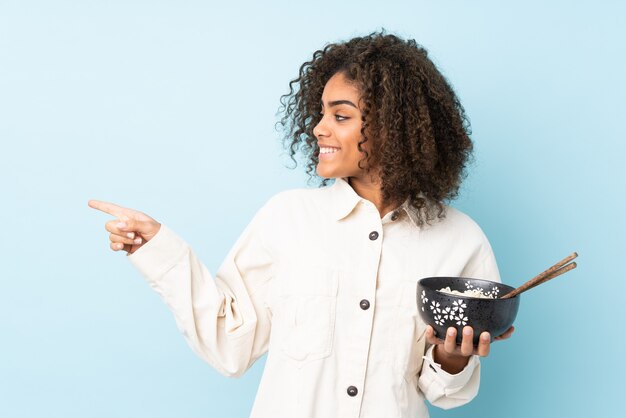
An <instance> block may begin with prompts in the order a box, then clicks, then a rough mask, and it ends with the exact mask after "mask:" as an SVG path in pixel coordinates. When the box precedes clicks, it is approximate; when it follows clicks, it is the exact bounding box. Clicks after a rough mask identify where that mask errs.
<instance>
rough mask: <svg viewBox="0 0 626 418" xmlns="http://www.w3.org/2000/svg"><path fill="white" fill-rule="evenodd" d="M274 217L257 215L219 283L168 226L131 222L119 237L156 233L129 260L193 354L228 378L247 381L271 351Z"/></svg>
mask: <svg viewBox="0 0 626 418" xmlns="http://www.w3.org/2000/svg"><path fill="white" fill-rule="evenodd" d="M90 206H91V203H90ZM92 207H94V206H92ZM268 212H269V211H268V210H267V209H266V208H262V209H261V210H260V211H259V212H258V213H257V215H256V216H255V217H254V219H253V220H252V222H251V223H250V225H248V227H247V228H246V229H245V230H244V232H243V234H242V235H241V236H240V237H239V239H238V240H237V242H236V243H235V245H234V247H233V248H232V249H231V251H230V252H229V254H228V256H227V257H226V260H225V261H224V263H223V264H222V266H221V267H220V268H219V269H218V271H217V273H216V275H215V278H213V277H212V275H211V274H210V272H209V271H208V269H207V268H206V267H205V266H204V264H203V263H202V262H201V261H200V260H199V259H198V257H197V256H196V254H195V253H194V252H193V250H192V249H191V248H190V247H189V245H188V244H187V243H186V242H185V241H184V240H182V239H181V238H180V237H178V236H177V235H176V234H175V233H174V232H173V231H172V230H170V229H169V228H167V227H166V226H165V225H161V224H158V223H156V221H154V220H152V221H145V220H144V221H135V220H134V219H133V218H132V217H131V218H130V219H127V220H126V222H125V223H126V224H127V225H126V227H125V228H124V229H118V230H117V233H118V234H119V236H124V234H127V233H129V232H128V231H135V233H136V234H138V235H141V236H143V233H141V232H139V231H142V230H146V229H148V228H149V226H152V227H153V228H154V229H156V233H154V235H153V236H152V237H151V238H150V240H147V242H145V243H144V244H143V245H141V246H140V247H139V248H136V249H132V248H131V247H126V246H125V249H126V250H128V259H129V260H130V261H131V263H132V264H133V265H134V266H135V267H136V268H137V269H138V270H139V271H140V272H141V274H142V275H143V276H144V278H145V279H146V281H147V282H148V283H149V285H150V286H151V287H152V288H153V289H154V290H155V291H156V292H157V293H158V294H159V295H160V296H161V298H162V299H163V301H164V302H165V303H166V304H167V306H168V307H169V309H170V310H171V311H172V313H173V315H174V318H175V320H176V323H177V325H178V328H179V329H180V331H181V332H182V333H183V335H184V337H185V339H186V340H187V342H188V343H189V345H190V346H191V348H192V349H193V350H194V351H195V352H196V353H197V354H198V355H199V356H200V357H201V358H203V359H204V360H205V361H207V362H208V363H209V364H210V365H212V366H213V367H214V368H215V369H216V370H217V371H219V372H220V373H222V374H224V375H226V376H240V375H242V374H243V373H244V372H245V371H246V370H247V369H248V368H249V367H250V366H251V365H252V364H253V363H254V362H255V361H256V360H257V359H258V358H259V357H260V356H261V355H263V353H265V352H266V351H267V346H268V341H269V333H270V328H271V322H270V313H269V309H268V308H267V307H266V299H267V289H268V285H269V282H270V280H271V278H272V276H273V262H272V254H271V253H270V252H269V251H268V249H267V247H266V245H265V243H264V241H263V237H264V236H265V234H264V233H263V230H264V229H265V228H266V227H267V225H269V223H268V219H267V217H268ZM127 218H128V216H127ZM150 219H151V218H150ZM115 222H117V221H115ZM152 222H154V223H152ZM156 224H158V229H157V227H156ZM111 225H115V224H111ZM111 228H112V226H111ZM107 230H109V224H107ZM112 245H113V243H112ZM125 245H126V244H125Z"/></svg>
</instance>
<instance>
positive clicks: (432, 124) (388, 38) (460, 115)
mask: <svg viewBox="0 0 626 418" xmlns="http://www.w3.org/2000/svg"><path fill="white" fill-rule="evenodd" d="M338 72H342V73H343V74H344V75H345V76H346V78H347V79H348V80H350V81H351V82H354V83H355V85H356V86H357V87H358V89H359V91H360V93H361V98H362V102H363V103H364V106H363V108H362V109H361V112H362V122H363V124H362V128H361V133H362V135H363V137H362V139H361V140H360V141H359V144H358V147H359V151H361V152H362V153H363V159H362V160H361V161H360V162H359V166H360V167H361V163H362V162H363V163H365V166H366V169H367V170H368V171H369V170H370V169H374V168H375V169H377V170H378V173H379V175H380V177H381V182H382V197H383V200H384V202H385V203H389V202H396V203H402V202H404V201H405V200H406V199H407V198H408V199H409V203H410V205H411V206H412V208H413V209H414V210H415V212H416V213H417V214H418V219H419V223H420V224H423V223H429V221H431V220H433V219H435V218H436V217H439V218H443V217H444V216H445V211H444V203H445V202H446V201H449V200H452V199H454V198H456V197H457V195H458V190H459V186H460V184H461V181H462V179H463V177H464V175H465V173H464V171H465V166H466V164H467V162H468V159H469V158H470V156H471V152H472V142H471V140H470V137H469V136H470V134H471V131H470V123H469V120H468V118H467V117H466V115H465V111H464V109H463V106H462V105H461V103H460V101H459V99H458V98H457V96H456V94H455V93H454V90H453V89H452V87H451V86H450V84H449V83H448V82H447V80H446V79H445V77H444V76H443V75H442V74H441V73H440V72H439V71H438V70H437V68H436V67H435V65H434V64H433V62H432V61H431V60H430V59H429V58H428V54H427V51H426V49H424V48H423V47H422V46H421V45H419V44H417V42H415V40H413V39H409V40H403V39H401V38H399V37H398V36H396V35H393V34H386V33H385V30H384V29H383V30H382V31H381V32H374V33H371V34H370V35H368V36H363V37H357V38H353V39H351V40H349V41H347V42H340V43H332V44H328V45H326V46H325V47H324V48H323V49H321V50H318V51H315V52H314V53H313V58H312V59H311V60H310V61H307V62H305V63H304V64H302V66H301V67H300V72H299V77H298V78H296V79H294V80H292V81H291V82H290V83H289V90H290V91H289V93H287V94H285V95H283V96H281V98H280V103H281V105H282V106H281V108H280V110H279V112H280V113H283V116H282V118H281V119H280V122H278V124H280V125H282V128H283V132H285V137H284V139H283V145H284V146H285V148H286V149H287V150H288V152H289V156H290V157H291V159H292V160H293V162H294V163H295V164H296V165H297V162H296V160H295V159H294V155H295V154H296V153H298V152H301V153H302V154H303V157H304V159H305V161H307V169H306V172H307V174H309V176H310V177H311V178H317V179H321V178H320V177H318V176H317V174H316V172H315V167H316V165H317V163H318V156H319V148H318V146H317V140H316V138H315V136H314V135H313V128H314V127H315V126H316V125H317V124H318V123H319V121H320V120H321V118H322V115H321V113H320V112H321V108H320V103H321V98H322V92H323V90H324V86H325V85H326V82H327V81H328V80H329V79H330V78H331V77H332V76H333V75H334V74H336V73H338ZM366 133H367V134H366ZM367 141H372V142H371V144H370V148H371V155H370V154H369V153H368V152H367V151H365V150H364V149H363V148H362V147H361V145H362V144H364V143H365V142H367ZM294 168H295V167H294ZM327 181H328V179H321V185H322V186H324V185H326V184H327Z"/></svg>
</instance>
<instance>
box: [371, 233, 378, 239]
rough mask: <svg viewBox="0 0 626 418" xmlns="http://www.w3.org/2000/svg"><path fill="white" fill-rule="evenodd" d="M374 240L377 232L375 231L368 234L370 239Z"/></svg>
mask: <svg viewBox="0 0 626 418" xmlns="http://www.w3.org/2000/svg"><path fill="white" fill-rule="evenodd" d="M376 238H378V232H376V231H372V232H370V239H371V240H372V241H374V240H375V239H376Z"/></svg>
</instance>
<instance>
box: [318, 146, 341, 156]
mask: <svg viewBox="0 0 626 418" xmlns="http://www.w3.org/2000/svg"><path fill="white" fill-rule="evenodd" d="M339 149H340V148H331V147H320V154H333V153H335V152H337V151H339Z"/></svg>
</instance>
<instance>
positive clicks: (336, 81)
mask: <svg viewBox="0 0 626 418" xmlns="http://www.w3.org/2000/svg"><path fill="white" fill-rule="evenodd" d="M360 97H361V93H360V92H359V89H358V88H357V86H356V85H355V84H354V83H352V82H350V81H349V80H348V79H347V78H346V76H345V75H343V73H336V74H335V75H333V76H332V77H331V78H330V79H329V80H328V81H327V82H326V85H325V86H324V92H323V93H322V101H323V102H330V101H334V100H350V101H351V102H353V103H358V102H359V99H360Z"/></svg>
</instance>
